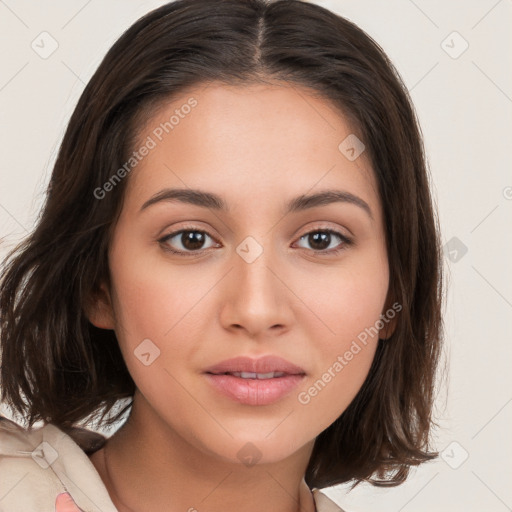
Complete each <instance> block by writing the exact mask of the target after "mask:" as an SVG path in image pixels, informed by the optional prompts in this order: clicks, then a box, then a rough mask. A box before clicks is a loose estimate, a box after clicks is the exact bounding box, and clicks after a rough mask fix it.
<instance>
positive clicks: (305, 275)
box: [88, 83, 392, 512]
mask: <svg viewBox="0 0 512 512" xmlns="http://www.w3.org/2000/svg"><path fill="white" fill-rule="evenodd" d="M191 96H193V97H194V98H195V99H196V100H197V101H198V104H197V106H196V107H195V108H194V109H193V110H192V112H191V113H190V114H189V115H187V116H184V118H183V119H180V122H179V124H178V125H176V126H175V127H174V130H173V131H172V132H170V133H169V134H166V135H165V136H164V137H163V139H162V141H161V142H158V141H157V142H158V144H157V146H156V147H155V148H154V149H152V150H151V151H150V152H149V154H148V155H147V156H146V157H145V158H144V159H143V160H142V161H141V162H140V163H139V164H138V165H137V166H136V167H135V168H134V170H133V171H132V172H131V174H130V176H129V178H127V179H129V181H128V183H127V189H126V195H125V200H124V204H123V210H122V212H121V216H120V218H119V221H118V224H117V226H116V229H115V232H114V235H113V239H112V241H111V246H110V252H109V265H110V270H111V283H112V287H111V289H110V290H108V289H107V288H106V287H105V286H102V290H103V294H100V295H98V297H96V298H95V302H94V306H93V307H91V310H90V311H89V312H88V313H89V318H90V320H91V322H92V323H93V324H95V325H96V326H98V327H102V328H105V329H114V330H115V332H116V335H117V338H118V340H119V344H120V347H121V350H122V353H123V356H124V358H125V361H126V364H127V367H128V369H129V371H130V373H131V375H132V377H133V379H134V381H135V383H136V385H137V392H136V394H135V396H134V405H133V409H132V413H131V415H130V417H129V419H128V421H127V423H125V425H124V426H123V427H122V428H121V429H120V430H118V431H117V432H116V433H115V434H114V435H113V436H112V437H111V438H110V439H109V441H108V442H107V443H106V450H107V451H106V460H107V463H108V470H109V474H110V478H109V475H107V472H106V469H105V463H104V461H105V448H104V449H102V450H99V451H97V452H95V453H94V454H93V455H92V456H91V461H92V463H93V464H94V465H95V467H96V469H97V470H98V472H99V474H100V476H101V477H102V479H103V481H104V482H105V485H106V487H107V489H108V490H109V492H110V494H111V496H112V499H113V501H114V504H115V505H116V506H117V507H118V509H119V510H120V511H124V510H130V509H132V510H137V511H145V510H147V511H149V510H169V511H173V512H174V511H176V512H177V511H187V510H194V509H197V510H198V511H199V512H203V511H205V512H206V511H208V512H220V511H223V512H224V511H226V510H235V509H236V510H238V511H240V512H253V511H254V512H255V511H261V510H273V511H279V512H295V511H297V510H299V506H300V507H301V508H300V510H302V511H303V512H305V511H313V510H314V505H313V501H312V497H311V494H310V493H309V490H308V489H307V487H306V486H305V482H304V479H303V477H304V473H305V470H306V467H307V464H308V461H309V458H310V455H311V452H312V449H313V444H314V440H315V438H316V437H317V436H318V434H320V432H322V431H323V430H324V429H325V428H327V427H328V426H329V425H330V424H332V422H333V421H334V420H335V419H336V418H338V417H339V416H340V414H341V413H342V412H343V411H344V410H345V409H346V407H347V406H348V405H349V403H350V402H351V401H352V400H353V398H354V397H355V395H356V393H357V392H358V390H359V389H360V387H361V385H362V384H363V382H364V380H365V378H366V376H367V374H368V371H369V368H370V365H371V362H372V360H373V357H374V354H375V349H376V344H377V336H374V337H369V339H368V343H367V345H366V346H364V347H363V348H362V350H361V351H360V352H359V353H358V354H357V355H355V356H354V357H353V359H352V360H351V361H349V362H348V364H347V365H346V366H344V368H343V370H342V371H341V372H338V373H336V376H335V377H334V378H332V379H331V381H330V382H329V383H328V384H327V385H326V386H325V387H324V388H323V389H322V390H321V391H320V392H318V394H317V395H316V396H314V397H312V398H311V400H310V402H309V403H307V404H303V403H300V401H299V400H298V398H297V397H298V394H299V393H300V392H301V391H307V390H308V388H310V387H311V386H312V385H313V384H314V383H315V382H316V381H317V380H318V379H320V378H321V377H322V375H323V374H324V373H325V372H326V371H328V369H329V368H332V366H333V363H334V362H335V361H336V360H337V357H338V356H339V355H343V354H344V353H345V352H346V351H347V350H349V348H350V345H351V343H352V342H353V341H354V340H355V339H356V338H357V336H358V334H360V333H361V332H362V331H364V329H365V328H369V327H370V326H373V325H374V324H375V323H376V322H377V320H379V317H380V315H381V314H384V312H385V310H386V296H387V291H388V285H389V273H388V260H387V252H386V243H385V236H384V224H383V217H382V208H381V204H380V199H379V197H378V194H377V192H376V191H377V185H376V181H375V178H374V175H373V171H372V169H371V166H370V163H369V161H368V160H367V159H366V154H365V153H363V154H362V155H361V156H360V157H359V158H357V159H356V160H355V161H353V162H351V161H349V160H348V159H347V158H346V157H345V156H344V154H342V153H341V151H340V150H339V149H338V145H339V144H340V142H341V141H342V140H344V139H345V137H347V136H348V135H349V134H351V133H355V132H354V130H353V128H352V127H351V126H350V125H349V124H348V122H347V121H346V119H345V118H344V117H343V116H342V114H341V113H340V112H339V111H338V110H336V109H335V107H334V106H333V105H332V104H330V103H329V102H328V101H326V100H324V99H321V98H318V97H315V96H314V95H313V94H312V93H311V91H309V90H307V89H303V88H298V87H297V86H290V85H289V84H286V83H276V84H272V85H251V86H226V85H223V84H220V83H212V84H210V85H209V86H208V87H206V88H205V87H204V86H203V87H202V88H195V89H190V90H188V91H187V92H186V93H183V94H182V95H181V96H180V97H179V98H175V99H174V100H173V101H172V102H170V103H167V104H165V105H164V106H163V107H162V108H161V109H160V110H159V111H158V113H157V114H156V115H155V116H154V117H153V118H152V119H151V120H150V121H149V122H148V123H147V124H146V125H145V126H144V128H143V129H142V130H141V133H140V137H139V140H140V141H144V140H145V138H146V137H147V136H148V135H151V133H152V130H154V128H155V127H157V126H158V125H159V123H160V122H163V121H165V120H168V119H169V117H170V116H171V115H172V114H173V112H174V110H175V109H176V108H180V106H181V105H183V104H184V103H185V102H186V101H187V100H188V99H189V98H190V97H191ZM155 140H156V139H155ZM167 187H169V188H199V189H201V190H204V191H208V192H214V193H216V194H218V195H220V196H222V198H223V199H224V200H225V201H226V202H227V203H228V205H229V207H230V211H229V212H222V211H215V210H213V209H208V208H204V207H200V206H196V205H191V204H185V203H180V202H177V201H174V202H171V201H162V202H159V203H156V204H154V205H152V206H150V207H148V208H146V209H145V210H143V211H142V212H141V211H140V209H141V206H142V204H143V203H144V202H145V201H147V200H148V199H149V198H151V197H152V196H153V195H154V194H156V193H157V192H159V191H160V190H162V189H164V188H167ZM324 189H338V190H345V191H348V192H351V193H352V194H355V195H357V196H359V197H360V198H361V199H363V200H364V201H366V202H367V204H368V205H369V206H370V208H371V211H372V214H373V220H372V219H371V218H370V217H369V216H368V214H367V213H366V212H365V211H364V210H363V209H362V208H360V207H358V206H356V205H353V204H349V203H341V202H338V203H332V204H329V205H323V206H317V207H315V208H312V209H309V210H305V211H302V212H299V213H288V214H286V215H284V213H283V208H284V204H285V203H286V202H287V201H288V200H290V199H292V198H295V197H296V196H298V195H301V194H308V193H314V192H318V191H320V190H324ZM190 225H192V227H193V229H192V231H197V230H199V231H201V230H202V231H206V232H207V233H208V235H209V236H206V237H205V238H204V239H203V240H204V242H203V245H202V246H201V244H198V245H197V246H196V247H198V248H197V249H194V246H192V249H189V247H191V246H190V245H188V246H187V245H186V244H182V242H183V239H182V238H181V235H177V236H175V237H174V238H173V239H172V240H168V241H167V242H166V243H162V242H158V239H160V238H162V237H163V236H164V235H166V234H169V233H171V232H173V231H177V230H179V229H183V228H184V227H186V228H187V229H191V228H190ZM325 228H330V229H334V230H336V231H338V232H340V233H341V234H343V235H344V236H347V237H350V238H352V239H353V241H354V244H353V245H345V246H344V247H345V248H344V250H342V251H340V252H339V253H338V254H331V255H327V251H329V250H330V249H332V248H339V247H342V246H343V244H344V242H343V241H341V240H340V239H339V238H337V237H336V236H335V235H333V236H332V237H331V239H330V243H329V244H327V243H326V244H325V247H327V245H328V247H327V248H325V249H322V248H321V246H319V245H316V246H315V245H313V244H314V241H313V242H312V241H311V237H309V241H308V237H307V236H306V237H304V238H302V239H301V237H303V235H305V234H308V233H310V232H315V233H317V232H318V231H320V232H323V231H322V229H325ZM248 236H251V237H253V238H254V239H255V240H256V241H257V242H258V243H259V244H260V246H261V247H262V249H263V252H262V254H261V255H260V256H259V257H258V258H257V259H256V260H255V261H253V262H252V263H248V262H247V261H245V260H244V259H243V258H242V257H240V256H239V254H238V253H237V252H236V248H237V246H238V245H239V244H240V243H241V242H242V241H243V240H244V239H245V238H246V237H248ZM166 244H167V246H169V245H170V246H171V247H172V248H174V249H176V250H184V251H187V250H188V252H189V253H193V254H194V255H193V256H191V257H185V256H179V255H174V254H171V253H169V252H167V251H166V250H165V249H164V247H165V245H166ZM319 247H320V250H319ZM315 249H317V252H316V253H315ZM194 250H195V251H196V252H195V253H194V252H193V251H194ZM321 250H323V251H324V253H323V255H322V254H320V252H321ZM391 328H392V324H388V326H387V331H385V332H382V331H381V332H380V337H381V338H384V337H388V336H389V335H390V333H391V332H390V329H391ZM144 339H150V340H151V341H152V342H153V343H154V344H155V345H156V346H157V347H158V348H159V350H160V355H159V357H157V358H156V359H155V360H154V361H153V362H152V363H151V364H150V365H149V366H146V365H144V364H142V363H141V361H140V360H139V358H137V357H136V356H135V355H134V350H135V349H136V348H137V346H138V345H139V344H140V343H141V341H142V340H144ZM268 354H274V355H278V356H281V357H283V358H285V359H287V360H288V361H290V362H292V363H294V364H296V365H298V366H300V367H302V368H303V369H304V370H305V372H306V376H305V378H304V380H303V382H302V383H301V385H300V386H299V387H298V388H297V389H295V390H294V391H292V392H291V393H290V394H288V395H287V396H286V397H284V398H282V399H281V400H279V401H278V402H276V403H273V404H270V405H264V406H251V405H245V404H240V403H238V402H236V401H234V400H231V399H230V398H227V397H225V396H224V395H221V394H219V393H218V392H217V391H216V390H215V389H214V388H213V387H212V386H211V385H210V384H209V383H208V382H207V380H206V378H205V376H204V374H203V371H204V370H205V369H206V368H207V367H209V366H211V365H213V364H216V363H218V362H220V361H222V360H224V359H228V358H231V357H235V356H238V355H247V356H250V357H259V356H261V355H268ZM331 372H332V370H331ZM248 442H250V443H252V444H253V445H254V446H255V447H257V450H258V451H259V454H260V455H261V458H260V460H259V462H258V463H257V464H255V465H252V466H246V465H245V464H243V463H242V462H241V460H239V458H238V457H237V452H238V451H239V450H240V449H241V448H242V447H243V446H244V445H245V444H246V443H248Z"/></svg>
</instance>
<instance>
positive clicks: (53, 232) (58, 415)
mask: <svg viewBox="0 0 512 512" xmlns="http://www.w3.org/2000/svg"><path fill="white" fill-rule="evenodd" d="M214 80H215V81H221V82H222V83H226V84H230V85H232V84H249V83H258V82H260V83H261V82H262V81H285V82H287V83H289V84H294V85H298V86H302V87H307V88H309V89H311V90H312V91H314V92H316V93H318V94H319V95H320V96H321V97H324V98H326V99H328V100H330V101H331V102H332V103H333V104H334V105H336V106H337V107H339V111H340V113H341V114H342V115H344V116H346V118H347V119H349V120H350V122H351V123H352V126H354V127H355V129H357V130H358V133H360V134H361V136H362V137H363V140H364V144H365V146H366V151H367V155H368V156H369V158H370V160H371V163H372V167H373V170H374V173H375V176H376V179H377V182H378V192H379V196H380V199H381V201H382V205H383V213H384V220H385V236H386V243H387V251H388V259H389V271H390V286H389V293H388V300H387V304H392V303H393V302H397V303H399V304H400V305H401V306H402V310H401V312H400V315H399V316H398V317H397V318H396V321H397V323H396V329H395V330H394V332H393V334H392V336H391V337H390V338H389V339H387V340H379V344H378V348H377V352H376V355H375V358H374V361H373V364H372V367H371V369H370V372H369V374H368V376H367V379H366V380H365V382H364V384H363V386H362V388H361V389H360V391H359V393H358V394H357V396H356V397H355V399H354V400H353V401H352V403H351V404H350V405H349V407H348V408H347V409H346V410H345V411H344V412H343V414H341V416H340V417H339V418H338V419H337V420H336V421H335V422H334V423H333V424H332V425H330V426H329V427H328V428H327V429H325V430H324V431H323V432H322V433H321V434H320V435H319V436H318V437H317V439H316V442H315V445H314V449H313V453H312V456H311V459H310V462H309V465H308V467H307V471H306V482H307V483H308V485H309V486H310V487H316V488H322V487H327V486H331V485H335V484H338V483H342V482H348V481H351V480H353V481H355V483H356V484H357V483H359V482H361V481H364V480H366V481H370V482H371V483H373V484H375V485H397V484H400V483H401V482H403V481H404V480H405V479H406V478H407V476H408V472H409V468H410V466H411V465H417V464H420V463H422V462H424V461H426V460H429V459H432V458H433V457H435V456H436V455H437V453H436V452H429V451H428V450H429V449H430V448H429V443H430V436H431V429H432V426H433V425H435V423H434V421H433V416H432V409H433V400H434V398H435V380H436V379H435V374H436V367H437V365H438V360H439V357H440V351H441V340H442V316H441V313H442V311H441V310H442V299H443V297H442V253H441V249H440V247H441V246H440V235H439V227H438V220H437V217H436V213H435V210H434V208H433V203H432V198H431V195H430V191H429V175H428V168H427V164H426V158H425V155H424V148H423V142H422V137H421V131H420V128H419V123H418V121H417V118H416V114H415V112H414V108H413V106H412V104H411V100H410V98H409V95H408V92H407V89H406V87H405V86H404V84H403V82H402V80H401V78H400V76H399V74H398V72H397V71H396V69H395V68H394V66H393V65H392V63H391V62H390V60H389V59H388V57H387V56H386V55H385V53H384V52H383V50H382V49H381V48H380V46H379V45H378V44H377V43H376V42H375V41H374V40H373V39H372V38H371V37H369V36H368V35H367V34H366V33H365V32H364V31H362V30H361V29H360V28H358V27H357V26H356V25H355V24H353V23H351V22H350V21H348V20H346V19H344V18H343V17H341V16H338V15H336V14H334V13H332V12H331V11H329V10H327V9H325V8H322V7H320V6H319V5H316V4H312V3H306V2H302V1H299V0H277V1H266V0H177V1H175V2H171V3H168V4H166V5H163V6H162V7H160V8H158V9H156V10H154V11H152V12H150V13H148V14H147V15H145V16H143V17H142V18H141V19H139V20H138V21H137V22H136V23H135V24H134V25H132V26H131V27H130V28H129V29H128V30H126V32H125V33H124V34H123V35H122V36H121V37H120V38H119V39H118V40H117V42H116V43H115V44H114V45H113V46H112V48H111V49H110V50H109V51H108V53H107V54H106V56H105V57H104V59H103V61H102V62H101V64H100V66H99V67H98V69H97V71H96V72H95V73H94V75H93V77H92V78H91V80H90V81H89V83H88V84H87V86H86V87H85V89H84V91H83V93H82V95H81V97H80V100H79V101H78V104H77V106H76V108H75V110H74V112H73V114H72V116H71V119H70V121H69V125H68V127H67V130H66V132H65V135H64V138H63V140H62V143H61V146H60V149H59V153H58V157H57V160H56V163H55V166H54V169H53V173H52V176H51V180H50V183H49V187H48V191H47V195H46V198H45V204H44V207H43V209H42V213H41V216H40V218H39V220H38V222H37V225H36V226H35V228H34V230H33V232H32V233H31V234H30V236H29V237H28V238H27V239H26V240H25V241H24V242H23V243H21V244H19V245H18V246H17V247H16V248H15V249H14V250H12V251H11V253H10V254H9V256H8V258H6V260H5V262H4V264H3V277H2V280H1V288H0V313H1V339H0V340H1V355H2V366H1V370H0V387H1V392H2V395H1V397H2V400H3V401H4V402H5V403H6V404H8V405H9V406H10V407H11V408H12V410H13V411H14V412H15V413H20V414H21V415H22V416H23V417H25V418H27V419H28V425H29V428H30V427H31V426H32V425H33V424H34V423H35V422H36V421H38V420H42V421H43V422H45V423H49V422H51V423H53V424H55V425H57V426H59V427H60V428H62V429H68V430H72V429H73V427H74V426H76V425H78V424H79V422H81V421H83V420H84V419H85V418H88V417H98V418H99V417H100V416H101V418H100V422H101V424H102V425H104V426H107V425H112V424H113V423H114V422H116V421H117V420H118V419H119V418H120V416H121V415H122V414H123V413H124V412H125V410H126V409H127V408H129V407H130V406H131V403H129V404H128V406H127V407H125V408H124V409H123V410H121V411H120V412H119V413H118V414H115V415H113V414H112V411H113V410H115V408H114V407H113V406H114V405H115V404H116V403H117V401H118V400H119V399H121V398H129V397H131V396H132V395H133V393H134V391H135V384H134V382H133V380H132V378H131V376H130V374H129V372H128V370H127V368H126V365H125V363H124V361H123V358H122V354H121V352H120V349H119V346H118V342H117V339H116V336H115V333H114V331H112V330H104V329H99V328H96V327H95V326H93V325H92V324H91V323H90V322H89V321H88V319H87V317H86V315H85V312H84V306H85V304H87V301H88V300H90V298H91V297H92V296H93V295H94V294H95V293H96V292H97V291H98V284H99V283H100V282H101V281H102V280H104V281H105V282H106V283H109V269H108V263H107V250H108V246H109V241H110V237H111V234H112V231H113V229H114V227H115V224H116V221H117V218H118V216H119V213H120V211H121V207H122V201H123V191H124V189H125V186H126V181H127V179H129V178H126V179H124V180H121V181H120V182H119V183H117V184H116V186H115V187H112V190H111V191H110V192H109V193H108V194H106V195H105V197H100V198H98V196H99V195H100V194H98V190H100V189H101V187H103V185H104V184H105V183H107V182H108V180H109V178H111V176H112V175H113V173H114V172H115V171H116V170H117V169H119V168H120V167H121V166H122V165H123V163H124V162H126V161H127V158H128V155H129V154H130V153H131V152H133V150H134V143H135V141H136V137H137V127H140V126H141V123H143V122H144V120H148V119H149V116H150V115H151V113H152V112H154V109H155V108H157V107H158V106H159V105H163V104H164V102H167V101H169V100H170V99H171V98H172V97H174V96H175V95H176V94H178V93H180V92H182V91H183V90H184V89H185V88H186V87H189V86H194V85H198V84H201V83H207V82H209V81H214ZM340 142H341V141H340Z"/></svg>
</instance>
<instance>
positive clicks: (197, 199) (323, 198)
mask: <svg viewBox="0 0 512 512" xmlns="http://www.w3.org/2000/svg"><path fill="white" fill-rule="evenodd" d="M162 201H179V202H182V203H187V204H193V205H195V206H201V207H203V208H210V209H213V210H223V211H229V207H228V205H227V203H226V202H225V201H224V199H222V197H220V196H218V195H217V194H213V193H211V192H205V191H202V190H197V189H190V188H189V189H176V188H166V189H163V190H161V191H160V192H158V193H156V194H155V195H153V196H152V197H150V198H149V199H148V200H147V201H146V202H145V203H144V204H143V205H142V207H141V209H140V211H143V210H145V209H146V208H148V207H149V206H151V205H153V204H155V203H159V202H162ZM336 202H341V203H349V204H353V205H355V206H358V207H359V208H361V209H363V210H364V211H365V212H366V213H367V214H368V216H369V217H370V218H371V219H372V220H373V214H372V210H371V208H370V206H369V205H368V203H367V202H366V201H364V200H363V199H361V198H360V197H358V196H356V195H354V194H351V193H350V192H346V191H344V190H324V191H321V192H317V193H315V194H310V195H305V194H303V195H300V196H298V197H296V198H294V199H292V200H291V201H289V202H288V203H287V204H286V207H285V213H295V212H300V211H304V210H307V209H309V208H315V207H317V206H325V205H328V204H331V203H336Z"/></svg>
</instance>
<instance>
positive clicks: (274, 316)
mask: <svg viewBox="0 0 512 512" xmlns="http://www.w3.org/2000/svg"><path fill="white" fill-rule="evenodd" d="M241 254H243V253H241ZM233 265H234V266H233V268H232V270H231V272H229V274H228V276H227V279H226V283H225V289H224V291H223V298H222V306H221V307H222V309H221V323H222V325H223V326H224V328H225V329H228V330H232V331H242V330H243V331H245V332H246V333H247V334H248V335H249V336H250V337H252V338H262V339H264V338H268V336H276V335H279V334H281V333H283V332H284V331H286V330H288V329H289V328H290V326H291V322H292V319H293V311H292V308H291V307H290V306H291V304H290V296H292V297H293V293H292V292H291V290H290V288H289V287H288V286H287V285H286V276H284V272H283V271H282V268H281V266H280V265H279V263H278V261H277V258H274V257H273V255H272V251H271V250H267V249H265V250H263V252H262V253H261V254H260V255H259V257H257V258H256V259H255V260H254V261H251V260H250V259H244V257H242V256H240V255H239V254H238V253H237V254H234V255H233Z"/></svg>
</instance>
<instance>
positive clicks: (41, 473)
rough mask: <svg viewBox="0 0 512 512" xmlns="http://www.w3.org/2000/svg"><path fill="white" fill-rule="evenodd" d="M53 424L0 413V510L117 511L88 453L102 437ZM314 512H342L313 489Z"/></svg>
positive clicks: (9, 511)
mask: <svg viewBox="0 0 512 512" xmlns="http://www.w3.org/2000/svg"><path fill="white" fill-rule="evenodd" d="M72 436H73V437H71V436H70V435H68V434H66V433H65V432H63V431H62V430H60V429H59V428H57V427H56V426H55V425H52V424H51V423H50V424H46V425H45V426H43V427H39V428H32V429H31V430H28V429H24V428H23V427H22V426H20V425H18V424H17V423H15V422H13V421H11V420H9V419H7V418H4V417H1V416H0V512H118V511H117V509H116V507H115V506H114V504H113V503H112V500H111V499H110V495H109V493H108V491H107V488H106V487H105V485H104V484H103V481H102V480H101V477H100V475H99V474H98V472H97V471H96V468H95V467H94V465H93V464H92V462H91V461H90V460H89V457H88V454H90V453H92V452H94V451H96V450H97V449H98V448H99V447H100V446H101V445H102V444H103V442H104V440H105V437H104V436H103V435H101V434H98V433H96V432H93V431H92V430H87V429H76V431H74V432H73V434H72ZM313 498H314V501H315V506H316V509H317V512H343V510H342V509H341V508H339V507H338V506H337V505H336V504H335V503H334V502H333V501H332V500H330V499H329V498H328V497H327V496H326V495H325V494H322V493H321V492H320V491H319V490H318V489H313Z"/></svg>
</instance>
